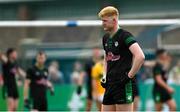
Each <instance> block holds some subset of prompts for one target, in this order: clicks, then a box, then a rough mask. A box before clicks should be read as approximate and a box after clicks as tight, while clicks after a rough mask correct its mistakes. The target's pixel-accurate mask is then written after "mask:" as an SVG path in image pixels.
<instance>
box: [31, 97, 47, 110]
mask: <svg viewBox="0 0 180 112" xmlns="http://www.w3.org/2000/svg"><path fill="white" fill-rule="evenodd" d="M32 103H33V109H35V110H38V111H47V108H48V107H47V99H46V98H41V97H39V98H38V97H35V98H32Z"/></svg>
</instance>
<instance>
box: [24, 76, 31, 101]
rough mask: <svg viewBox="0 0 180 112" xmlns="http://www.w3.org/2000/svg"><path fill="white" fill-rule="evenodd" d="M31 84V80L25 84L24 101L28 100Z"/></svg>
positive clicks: (27, 80)
mask: <svg viewBox="0 0 180 112" xmlns="http://www.w3.org/2000/svg"><path fill="white" fill-rule="evenodd" d="M30 82H31V81H30V79H26V80H25V82H24V100H27V99H28V96H29V84H30Z"/></svg>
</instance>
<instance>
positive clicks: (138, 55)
mask: <svg viewBox="0 0 180 112" xmlns="http://www.w3.org/2000/svg"><path fill="white" fill-rule="evenodd" d="M129 50H130V51H131V53H132V54H133V62H132V68H131V70H130V71H129V73H128V76H129V77H130V78H133V77H134V76H135V74H136V73H137V72H138V71H139V69H140V68H141V66H142V64H143V63H144V60H145V56H144V53H143V51H142V49H141V48H140V46H139V45H138V43H134V44H132V45H131V46H130V47H129Z"/></svg>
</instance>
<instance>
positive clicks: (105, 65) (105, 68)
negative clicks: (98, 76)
mask: <svg viewBox="0 0 180 112" xmlns="http://www.w3.org/2000/svg"><path fill="white" fill-rule="evenodd" d="M103 65H104V66H103V67H104V71H103V77H106V72H107V61H106V54H105V52H104V63H103ZM104 75H105V76H104Z"/></svg>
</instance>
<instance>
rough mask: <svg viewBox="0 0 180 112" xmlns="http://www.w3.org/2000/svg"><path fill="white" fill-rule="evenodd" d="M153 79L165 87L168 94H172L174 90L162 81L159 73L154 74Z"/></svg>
mask: <svg viewBox="0 0 180 112" xmlns="http://www.w3.org/2000/svg"><path fill="white" fill-rule="evenodd" d="M155 80H156V81H157V83H158V84H159V85H160V86H161V87H163V88H164V89H166V90H167V91H168V92H169V93H170V94H172V93H173V92H174V90H173V89H172V88H171V87H170V86H168V85H167V84H166V83H165V82H164V81H163V79H162V77H161V75H160V74H159V75H156V76H155Z"/></svg>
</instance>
